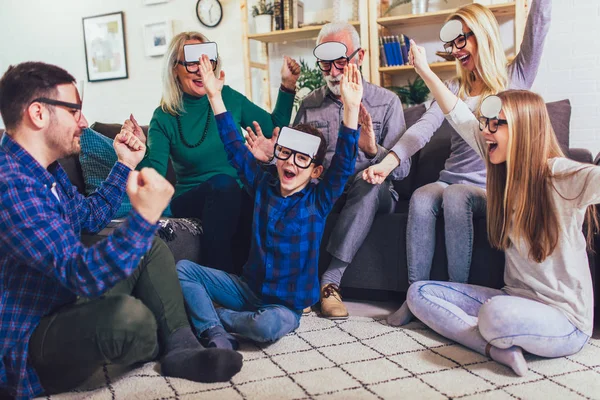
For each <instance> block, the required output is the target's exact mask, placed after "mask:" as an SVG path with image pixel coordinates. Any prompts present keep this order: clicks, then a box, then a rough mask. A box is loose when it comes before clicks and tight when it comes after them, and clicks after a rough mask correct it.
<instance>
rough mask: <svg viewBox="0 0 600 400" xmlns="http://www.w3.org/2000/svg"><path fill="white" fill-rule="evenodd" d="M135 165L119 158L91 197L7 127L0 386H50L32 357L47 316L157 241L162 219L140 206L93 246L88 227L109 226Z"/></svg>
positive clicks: (31, 391)
mask: <svg viewBox="0 0 600 400" xmlns="http://www.w3.org/2000/svg"><path fill="white" fill-rule="evenodd" d="M129 172H130V170H129V168H127V167H126V166H124V165H123V164H120V163H117V164H115V166H114V168H113V169H112V171H111V173H110V175H109V176H108V178H107V180H106V182H105V183H104V184H103V185H102V186H101V187H100V188H99V189H98V190H97V191H96V192H95V193H93V194H92V195H91V196H89V197H88V198H84V197H83V196H82V195H81V194H79V193H78V192H77V190H76V189H75V187H74V186H73V185H71V183H70V181H69V179H68V177H67V174H66V172H65V171H64V170H63V169H62V167H61V166H60V165H59V164H58V162H55V163H53V164H51V165H50V166H49V167H48V169H45V168H43V167H42V166H41V165H40V164H39V163H38V162H37V161H36V160H35V159H34V158H33V157H32V156H31V155H30V154H29V153H28V152H27V151H25V150H24V149H23V148H22V147H21V146H20V145H19V144H17V143H16V142H15V141H14V140H12V138H11V137H10V136H8V135H6V134H4V136H3V137H2V139H1V140H0V331H1V332H2V334H1V335H0V392H2V391H9V392H12V393H14V395H16V397H17V398H19V399H22V398H30V397H33V396H35V395H37V394H40V393H41V392H42V391H43V388H42V386H41V384H40V381H39V378H38V376H37V374H36V373H35V370H34V369H33V367H32V366H31V365H29V364H28V362H27V354H28V351H29V339H30V338H31V335H32V333H33V331H34V330H35V328H36V327H37V325H38V324H39V321H40V319H41V318H42V317H44V316H47V315H49V314H52V313H54V312H55V311H56V310H57V309H58V308H60V307H61V306H64V305H66V304H69V303H72V302H74V301H75V299H76V297H77V296H84V297H97V296H100V295H101V294H102V293H104V292H105V291H107V290H108V289H110V288H111V287H112V286H114V285H115V284H116V283H117V282H119V281H120V280H122V279H124V278H126V277H127V276H128V275H129V274H131V272H133V270H134V269H135V268H136V267H137V265H138V263H139V261H140V259H141V257H142V256H143V255H144V254H145V253H146V252H147V251H148V250H149V249H150V246H151V245H152V239H153V236H154V233H155V231H156V226H155V225H153V224H150V223H148V222H147V221H146V220H144V219H143V218H142V216H141V215H139V214H138V213H137V212H135V211H133V212H132V214H131V215H130V217H129V218H128V219H127V220H126V221H125V222H124V223H123V224H122V225H120V226H119V227H118V228H117V229H116V230H115V232H114V234H112V235H111V236H109V237H108V238H107V239H105V240H103V241H101V242H99V243H97V244H96V245H94V246H93V247H90V248H86V247H84V246H83V244H82V243H81V241H80V234H81V232H82V231H85V232H89V233H96V232H99V231H100V230H102V229H103V228H104V227H105V226H106V225H107V224H108V222H110V220H111V218H112V216H113V215H114V213H115V212H116V211H117V209H118V207H119V205H120V204H121V199H122V198H123V195H124V192H125V186H126V182H127V177H128V176H129Z"/></svg>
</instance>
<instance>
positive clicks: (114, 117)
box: [0, 0, 600, 155]
mask: <svg viewBox="0 0 600 400" xmlns="http://www.w3.org/2000/svg"><path fill="white" fill-rule="evenodd" d="M361 1H364V0H361ZM432 1H434V0H432ZM436 1H437V0H436ZM452 1H454V0H452ZM304 2H305V8H306V10H307V14H306V18H305V19H306V20H316V19H318V18H322V19H325V18H326V17H328V15H327V14H328V13H331V10H328V11H326V12H324V13H323V12H321V13H315V12H314V11H315V10H318V9H319V7H323V5H325V6H327V7H331V5H330V4H331V3H332V1H331V0H326V1H325V2H324V3H323V5H320V4H321V0H305V1H304ZM221 3H222V4H223V7H224V18H223V21H222V22H221V24H220V25H219V26H218V27H217V28H214V29H208V28H205V27H203V26H202V25H201V24H200V23H199V22H198V20H197V18H196V15H195V5H196V0H170V1H169V2H168V3H166V4H158V5H152V6H144V5H143V0H127V1H124V0H122V1H119V0H102V1H92V0H52V1H48V0H0V26H1V27H2V28H3V37H2V40H1V41H0V71H2V72H3V71H4V70H6V68H7V67H8V65H10V64H14V63H18V62H21V61H26V60H42V61H46V62H50V63H54V64H58V65H60V66H62V67H64V68H66V69H67V70H69V71H70V72H72V73H73V74H74V75H75V76H76V78H77V79H86V72H85V56H84V49H83V34H82V22H81V18H82V17H87V16H93V15H98V14H104V13H109V12H114V11H123V12H124V14H125V30H126V45H127V62H128V69H129V79H124V80H116V81H109V82H98V83H87V85H86V91H85V105H84V111H85V113H86V116H87V117H88V119H89V120H90V121H91V122H93V121H104V122H120V121H122V120H124V119H125V118H126V117H127V116H128V115H129V113H130V112H133V113H134V115H136V116H137V117H138V120H139V121H140V122H142V123H148V122H149V120H150V117H151V115H152V112H153V110H154V108H155V107H156V106H157V105H158V102H159V100H160V69H161V61H162V58H161V57H146V56H145V55H144V46H143V37H142V24H143V23H144V22H145V21H148V20H152V19H157V18H158V19H159V18H165V17H168V18H171V19H173V20H174V21H175V24H174V30H175V33H177V32H181V31H183V30H199V31H201V32H203V33H205V34H206V35H207V36H208V37H209V38H210V39H211V40H215V41H216V42H218V43H219V52H220V54H221V56H222V58H223V61H224V66H225V69H226V71H227V82H228V84H229V85H231V86H232V87H233V88H234V89H236V90H238V91H240V92H242V93H243V92H244V90H245V87H244V67H243V58H242V40H241V14H240V9H239V2H238V1H235V0H222V1H221ZM311 10H312V11H311ZM250 22H252V21H250ZM503 25H505V26H506V27H504V26H503V31H505V32H509V31H511V30H512V26H511V24H510V23H507V24H503ZM418 35H420V33H419V32H417V33H416V34H413V36H414V37H415V39H416V38H418ZM423 35H425V33H424V34H423ZM433 36H435V35H433ZM433 36H432V37H433ZM502 36H503V40H505V39H504V34H503V35H502ZM434 39H435V38H434ZM434 39H431V40H434ZM426 40H430V39H426ZM506 41H507V43H512V38H510V37H509V38H507V39H506ZM313 43H314V42H313V41H312V40H311V41H303V42H299V43H295V44H279V45H272V46H271V47H270V49H271V50H270V52H271V55H272V60H273V61H272V64H271V68H270V69H271V83H272V86H273V88H272V89H273V90H272V92H275V90H276V88H277V87H278V85H279V77H278V74H279V69H280V67H281V56H282V55H283V54H288V55H291V56H293V57H300V56H301V57H303V58H305V59H307V60H308V61H310V62H312V61H313V60H312V51H311V50H312V47H313V46H314V44H313ZM533 90H534V91H537V92H539V93H541V94H542V95H543V96H544V97H545V98H546V100H548V101H552V100H559V99H563V98H569V99H570V100H571V102H572V104H573V115H572V118H571V147H584V148H588V149H590V150H591V151H592V152H593V154H594V155H595V154H596V153H597V152H598V151H600V1H599V0H554V1H553V12H552V26H551V29H550V33H549V35H548V39H547V41H546V47H545V51H544V56H543V59H542V66H541V68H540V71H539V74H538V77H537V80H536V83H535V85H534V87H533ZM273 94H275V93H273ZM273 100H274V98H273Z"/></svg>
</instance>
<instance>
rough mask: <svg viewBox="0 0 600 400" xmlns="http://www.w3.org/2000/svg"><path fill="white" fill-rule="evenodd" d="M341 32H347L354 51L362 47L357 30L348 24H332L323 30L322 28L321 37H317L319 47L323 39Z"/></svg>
mask: <svg viewBox="0 0 600 400" xmlns="http://www.w3.org/2000/svg"><path fill="white" fill-rule="evenodd" d="M340 32H346V33H347V34H348V35H350V39H351V40H352V46H353V47H354V50H356V49H358V48H359V47H360V36H358V32H357V31H356V28H354V26H352V25H350V24H349V23H347V22H330V23H328V24H325V25H323V28H321V31H320V32H319V36H318V37H317V45H319V44H320V43H321V39H323V38H324V37H325V36H329V35H332V34H334V33H340Z"/></svg>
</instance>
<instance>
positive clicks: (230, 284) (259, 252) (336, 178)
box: [177, 56, 362, 349]
mask: <svg viewBox="0 0 600 400" xmlns="http://www.w3.org/2000/svg"><path fill="white" fill-rule="evenodd" d="M200 73H201V75H202V82H203V85H204V88H205V89H206V92H207V95H208V99H209V101H210V104H211V106H212V109H213V112H214V114H215V118H216V120H217V126H218V129H219V134H220V136H221V140H222V141H223V144H224V145H225V151H226V152H227V156H228V159H229V162H230V163H231V164H232V165H233V166H234V167H235V168H236V169H237V171H238V173H239V175H240V178H241V179H242V181H243V182H244V185H245V187H246V189H247V190H248V191H249V192H250V194H251V195H253V197H254V224H253V232H252V244H251V249H250V255H249V258H248V261H247V262H246V264H245V266H244V272H243V275H242V277H241V278H239V277H237V276H235V275H231V274H228V273H226V272H223V271H219V270H215V269H211V268H207V267H203V266H200V265H198V264H195V263H193V262H190V261H180V262H179V263H178V264H177V271H178V274H179V279H180V282H181V287H182V289H183V295H184V297H185V300H186V304H187V306H188V308H189V310H190V316H191V318H192V324H193V325H194V328H195V330H196V332H197V333H198V334H199V335H200V338H201V340H203V341H205V342H206V343H207V345H208V346H209V347H218V348H228V349H236V348H237V346H238V343H237V341H236V339H235V338H234V337H233V336H232V335H231V334H230V332H231V333H237V334H239V335H241V336H244V337H247V338H249V339H252V340H254V341H257V342H271V341H275V340H277V339H279V338H281V337H282V336H284V335H286V334H288V333H289V332H292V331H293V330H295V329H296V328H297V327H298V325H299V322H300V316H301V315H302V310H303V309H304V308H305V307H307V306H311V305H313V304H314V303H316V302H317V301H318V300H319V282H318V258H319V245H320V242H321V237H322V235H323V230H324V228H325V220H326V218H327V215H328V214H329V211H330V210H331V208H332V206H333V204H334V202H335V200H336V199H337V198H338V197H339V196H340V195H341V194H342V191H343V190H344V185H345V184H346V181H347V180H348V177H349V176H350V175H351V174H352V172H353V171H354V163H355V161H356V154H357V142H358V136H359V131H358V111H359V106H360V101H361V98H362V80H361V77H360V72H359V71H358V69H357V68H356V66H354V65H350V66H349V67H348V68H347V69H346V70H345V71H344V78H343V79H342V83H341V87H342V99H343V101H344V105H345V108H344V118H343V125H341V126H340V130H339V139H338V142H337V150H336V153H335V155H334V157H333V161H332V163H331V167H330V168H329V169H328V171H327V173H326V174H325V176H324V178H323V180H322V182H321V183H319V184H318V185H317V184H314V183H311V179H316V178H318V177H319V175H320V174H321V172H322V171H323V166H322V163H323V159H324V156H325V150H326V143H325V140H324V139H323V136H322V135H321V134H320V132H319V131H318V130H316V129H314V128H312V127H310V126H296V127H295V128H294V129H295V131H294V130H290V129H289V128H283V129H284V130H282V132H281V135H280V136H279V135H278V130H277V129H276V130H275V131H274V132H273V137H272V139H271V143H272V144H271V146H274V147H275V151H274V153H275V157H276V158H277V162H276V168H277V175H276V176H275V175H273V174H271V173H268V172H266V171H265V170H263V169H262V167H261V166H260V165H259V163H258V162H257V160H256V158H255V155H253V153H252V152H254V151H258V149H257V148H253V145H252V143H256V142H254V141H252V140H251V139H250V142H249V145H248V147H249V148H252V152H251V150H250V149H249V148H247V147H246V146H245V145H244V140H243V138H242V136H241V134H240V132H239V129H238V128H237V127H236V124H235V123H234V121H233V119H232V117H231V115H230V114H229V113H228V112H227V110H226V108H225V104H224V103H223V99H222V97H221V89H222V87H223V83H224V73H223V72H221V75H220V77H219V78H217V77H215V75H214V73H213V71H212V67H211V65H210V62H209V60H208V57H207V56H203V58H202V59H201V60H200ZM259 128H260V127H258V124H255V129H257V133H256V134H257V135H261V136H262V133H261V132H260V131H259ZM288 132H289V133H288ZM311 135H312V136H311ZM278 136H279V137H278ZM315 136H316V138H315ZM284 137H293V138H295V140H296V142H293V141H292V140H291V139H285V140H286V141H284ZM265 140H266V139H265ZM308 142H310V143H312V142H314V143H313V144H312V147H311V146H308V145H307V143H308ZM284 143H293V144H295V145H296V146H297V147H291V146H290V145H289V144H284ZM288 146H289V147H288ZM301 148H305V149H307V148H310V151H308V150H300V149H301ZM213 302H215V303H217V304H219V305H220V306H221V307H219V308H215V307H214V305H213Z"/></svg>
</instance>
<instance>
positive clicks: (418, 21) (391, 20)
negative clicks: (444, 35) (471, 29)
mask: <svg viewBox="0 0 600 400" xmlns="http://www.w3.org/2000/svg"><path fill="white" fill-rule="evenodd" d="M516 5H517V3H516V2H514V1H513V2H510V3H506V4H496V5H490V6H488V8H489V9H490V10H491V11H492V12H493V13H494V15H495V16H496V18H498V17H512V16H514V15H515V9H516ZM456 10H457V9H456V8H453V9H448V10H442V11H435V12H428V13H424V14H416V15H415V14H407V15H399V16H394V17H383V18H377V23H378V24H379V25H381V26H384V27H386V28H390V27H402V28H406V27H409V26H415V25H433V24H436V25H437V24H439V25H442V24H443V23H444V21H445V20H446V18H447V17H448V16H449V15H450V14H452V13H454V12H455V11H456Z"/></svg>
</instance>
